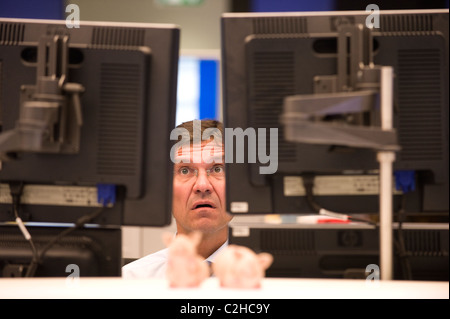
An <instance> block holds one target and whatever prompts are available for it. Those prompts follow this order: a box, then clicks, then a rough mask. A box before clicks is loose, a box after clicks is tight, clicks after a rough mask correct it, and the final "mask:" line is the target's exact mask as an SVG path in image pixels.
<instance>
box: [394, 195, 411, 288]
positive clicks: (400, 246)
mask: <svg viewBox="0 0 450 319" xmlns="http://www.w3.org/2000/svg"><path fill="white" fill-rule="evenodd" d="M405 201H406V196H405V194H403V195H402V206H401V207H400V210H399V212H398V231H397V237H398V238H397V240H396V248H397V250H398V255H399V258H400V263H401V265H402V272H403V276H404V279H406V280H412V279H413V278H412V271H411V264H410V263H409V255H410V254H409V253H408V252H407V250H406V245H405V237H404V233H403V227H402V226H403V222H404V218H405Z"/></svg>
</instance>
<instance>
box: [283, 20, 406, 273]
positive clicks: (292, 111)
mask: <svg viewBox="0 0 450 319" xmlns="http://www.w3.org/2000/svg"><path fill="white" fill-rule="evenodd" d="M349 42H350V43H349ZM348 47H349V48H350V60H348V57H347V48H348ZM372 52H373V51H372V34H371V30H370V29H368V28H364V26H362V25H343V26H339V27H338V74H337V76H333V75H331V76H317V77H316V78H315V79H314V84H315V94H312V95H306V96H304V95H296V96H289V97H287V98H285V101H284V106H283V107H284V108H283V114H282V115H281V119H280V120H281V122H282V124H283V125H284V129H285V139H286V140H288V141H290V142H299V143H312V144H330V145H342V146H349V147H362V148H370V149H374V150H376V151H377V160H378V162H379V164H380V173H379V175H380V188H379V189H380V196H379V203H380V228H379V231H380V273H381V279H383V280H391V279H392V278H393V235H392V216H393V213H392V197H393V195H392V186H393V162H394V161H395V152H396V151H398V150H400V146H399V145H398V144H397V136H396V132H395V130H394V129H393V118H392V117H393V114H392V113H393V106H392V101H393V68H392V67H390V66H375V65H373V61H372ZM348 61H350V63H348ZM377 100H378V101H377ZM378 104H379V105H380V106H378ZM377 109H381V110H377ZM336 115H344V119H346V122H347V123H344V124H342V123H334V122H331V123H330V122H329V121H328V122H327V121H326V119H327V116H336ZM349 115H351V116H350V118H352V117H354V116H356V118H357V119H359V120H361V119H362V118H363V116H361V115H369V116H370V121H369V126H367V125H353V124H351V125H349V123H348V122H349V121H348V120H347V119H348V117H347V118H345V117H346V116H349ZM359 124H361V123H359Z"/></svg>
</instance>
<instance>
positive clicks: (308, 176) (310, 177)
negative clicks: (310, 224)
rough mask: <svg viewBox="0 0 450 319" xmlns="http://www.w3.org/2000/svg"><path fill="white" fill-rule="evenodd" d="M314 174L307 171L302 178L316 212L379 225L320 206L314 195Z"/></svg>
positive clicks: (311, 205) (375, 224) (309, 201)
mask: <svg viewBox="0 0 450 319" xmlns="http://www.w3.org/2000/svg"><path fill="white" fill-rule="evenodd" d="M314 177H315V176H314V174H312V173H305V174H303V175H302V180H303V187H304V188H305V194H306V201H307V203H308V205H309V207H310V208H311V209H312V210H313V211H315V212H316V213H318V214H319V215H324V216H328V217H333V218H337V219H342V220H349V221H353V222H363V223H368V224H371V225H373V226H375V227H378V224H377V223H375V222H373V221H371V220H367V219H363V218H357V217H353V216H350V215H346V214H341V213H336V212H333V211H329V210H327V209H325V208H323V207H322V206H320V205H319V204H318V203H317V202H316V201H315V196H314V191H313V189H314Z"/></svg>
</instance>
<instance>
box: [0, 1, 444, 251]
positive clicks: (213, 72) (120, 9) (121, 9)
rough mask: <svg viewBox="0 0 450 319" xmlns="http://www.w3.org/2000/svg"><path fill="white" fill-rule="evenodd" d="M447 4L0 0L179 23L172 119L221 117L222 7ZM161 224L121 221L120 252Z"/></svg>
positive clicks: (147, 242) (95, 17)
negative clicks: (134, 224) (123, 224)
mask: <svg viewBox="0 0 450 319" xmlns="http://www.w3.org/2000/svg"><path fill="white" fill-rule="evenodd" d="M371 3H375V4H377V5H378V6H379V7H380V9H382V10H383V9H385V10H387V9H415V8H417V9H418V8H448V7H449V1H448V0H434V1H433V0H425V1H423V0H406V1H405V0H399V1H385V0H370V1H361V0H341V1H339V0H316V1H312V2H311V1H304V0H277V1H273V0H129V1H122V0H95V1H92V0H39V1H36V0H1V1H0V16H1V17H10V18H35V19H63V20H65V19H66V16H67V15H68V14H69V13H66V12H65V8H66V6H67V5H68V4H77V5H78V6H79V8H80V20H81V21H83V20H84V21H122V22H147V23H173V24H177V25H179V26H180V27H181V43H180V49H181V51H180V64H179V75H178V99H177V118H176V123H177V124H178V123H181V122H183V121H186V120H191V119H194V118H199V119H205V118H216V119H219V120H220V119H221V116H220V115H221V107H222V106H221V93H220V88H221V84H220V16H221V14H222V13H224V12H233V11H234V12H241V11H247V12H271V11H334V10H365V8H366V6H367V5H368V4H371ZM174 230H175V225H174V223H172V225H170V226H168V227H165V228H153V227H129V226H127V227H123V257H124V258H126V259H134V258H139V257H142V256H144V255H146V254H149V253H151V252H154V251H156V250H158V249H160V248H162V247H163V244H162V240H161V236H162V233H163V232H166V231H170V232H173V231H174Z"/></svg>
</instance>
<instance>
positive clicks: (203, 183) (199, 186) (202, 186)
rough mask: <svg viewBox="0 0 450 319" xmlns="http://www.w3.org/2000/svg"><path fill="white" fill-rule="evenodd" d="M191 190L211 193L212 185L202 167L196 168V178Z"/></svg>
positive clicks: (198, 192)
mask: <svg viewBox="0 0 450 319" xmlns="http://www.w3.org/2000/svg"><path fill="white" fill-rule="evenodd" d="M193 191H194V193H196V194H203V193H204V194H211V192H212V185H211V182H210V180H209V177H208V174H207V172H206V170H204V169H201V170H198V173H197V178H196V179H195V184H194V188H193Z"/></svg>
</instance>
